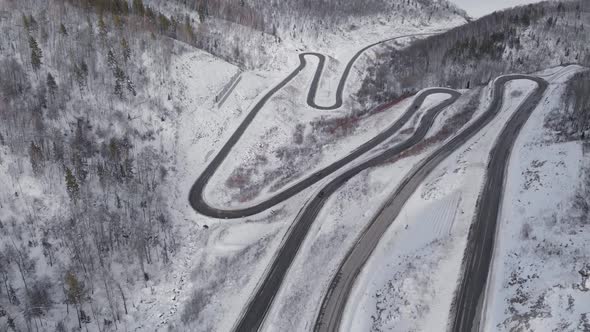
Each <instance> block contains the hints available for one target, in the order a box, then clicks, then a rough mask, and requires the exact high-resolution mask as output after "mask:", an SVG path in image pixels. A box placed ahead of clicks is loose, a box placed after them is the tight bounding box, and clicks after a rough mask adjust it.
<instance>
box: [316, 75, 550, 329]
mask: <svg viewBox="0 0 590 332" xmlns="http://www.w3.org/2000/svg"><path fill="white" fill-rule="evenodd" d="M518 79H528V80H533V81H535V82H537V84H538V88H537V89H536V90H535V91H534V92H533V93H532V94H531V95H530V96H529V97H528V98H527V99H525V101H523V102H522V103H521V105H520V106H519V107H518V109H517V110H516V112H515V116H513V117H512V118H511V119H510V122H509V127H510V128H513V127H514V126H516V125H517V124H520V126H522V123H521V122H519V121H522V119H521V118H522V117H524V120H525V121H526V118H528V114H530V112H531V111H530V109H531V108H533V109H534V107H535V106H536V105H537V104H538V102H539V100H540V99H541V97H542V96H543V93H544V91H545V89H546V85H547V83H546V81H545V80H543V79H541V78H537V77H533V76H528V75H506V76H502V77H500V78H498V79H497V80H496V81H495V83H494V96H493V99H492V102H491V104H490V106H489V107H488V109H487V111H486V112H485V113H484V114H483V115H482V116H480V117H479V118H477V119H476V120H475V121H473V123H472V124H471V125H469V126H468V127H467V128H465V129H464V130H463V131H461V132H460V133H459V134H458V135H457V136H455V137H454V138H452V139H451V140H450V141H448V142H447V143H445V144H444V145H443V146H442V147H440V148H439V149H437V150H436V151H435V152H433V153H432V154H431V155H429V156H428V157H427V158H426V159H425V160H424V161H422V162H421V163H419V164H418V165H417V166H415V167H414V168H413V169H412V171H410V173H409V174H408V175H407V176H406V177H405V178H404V179H403V180H402V182H401V184H400V185H399V186H398V189H396V191H395V192H394V193H393V195H391V196H390V198H389V199H388V200H387V201H386V202H385V203H384V204H383V206H382V208H381V209H380V210H379V212H378V213H377V214H376V216H375V217H374V218H373V220H372V221H371V222H370V223H369V225H368V226H367V227H366V228H365V230H364V231H363V233H362V234H361V235H360V236H359V238H358V240H357V241H356V243H355V245H354V247H353V248H351V249H350V250H349V252H348V254H347V255H346V257H345V259H344V260H343V262H342V263H341V265H340V267H339V268H338V271H337V273H336V274H335V276H334V278H333V279H332V282H331V283H330V287H329V289H328V291H327V293H326V295H325V296H324V299H323V301H322V305H321V308H320V312H319V313H318V316H317V319H316V324H315V327H314V330H315V331H337V330H338V329H339V327H340V322H341V320H342V314H343V312H344V309H345V306H346V302H347V300H348V297H349V295H350V292H351V291H352V288H353V286H354V281H355V280H356V278H357V276H358V274H359V273H360V272H361V270H362V268H363V266H364V265H365V263H366V262H367V260H368V259H369V257H370V255H371V253H372V252H373V251H374V250H375V248H376V247H377V244H378V243H379V240H380V239H381V237H382V236H383V234H384V233H385V232H386V230H387V228H388V227H389V226H390V225H391V224H392V223H393V222H394V221H395V219H396V218H397V216H398V215H399V213H400V212H401V209H402V208H403V206H404V205H405V203H406V202H407V201H408V199H409V198H410V197H411V195H412V194H413V193H414V192H415V191H416V189H417V188H418V186H419V185H420V184H421V183H422V182H423V181H424V180H425V179H426V177H427V176H428V175H429V174H430V173H431V172H432V171H433V170H434V169H435V168H436V167H437V166H438V165H439V164H440V162H442V161H443V160H444V159H445V158H446V157H448V156H449V155H450V154H451V153H453V152H454V151H455V150H456V149H457V148H459V147H460V146H461V145H463V144H464V143H465V142H466V141H467V140H468V139H470V138H471V137H473V136H474V135H475V134H476V133H478V132H479V131H480V130H481V129H482V128H483V127H485V126H486V125H487V124H488V123H490V121H491V120H492V119H494V118H495V116H496V115H497V114H498V113H499V112H500V110H501V109H502V104H503V92H504V88H505V85H506V84H507V83H508V82H510V81H513V80H518ZM518 128H520V127H518ZM504 134H511V135H509V136H508V137H509V138H510V137H511V138H514V137H513V135H514V134H515V132H514V130H512V131H510V132H507V133H504ZM506 139H508V138H506ZM504 141H505V139H502V140H501V141H500V142H498V143H497V144H496V147H497V146H498V144H500V143H502V142H504ZM502 151H504V150H502ZM502 156H504V157H505V156H506V154H502ZM504 162H505V160H504ZM494 189H497V187H496V188H494ZM498 197H499V194H498ZM493 204H494V203H493V202H492V203H488V202H486V201H484V200H482V201H481V202H480V204H479V211H481V209H482V205H486V206H488V208H489V209H487V210H486V211H488V212H486V213H493V211H495V213H496V214H497V206H496V209H495V210H494V209H493V207H494V205H493ZM480 218H481V217H480V215H479V214H478V221H477V222H476V225H481V224H482V222H479V219H480ZM491 219H493V217H490V218H487V219H486V222H490V223H491V222H492V221H491ZM493 224H494V225H495V220H493ZM489 234H490V232H484V235H486V236H490V235H489ZM486 240H487V241H486V244H483V243H477V241H476V240H474V243H475V246H476V247H477V248H478V249H480V251H481V252H482V253H481V254H480V255H478V256H477V258H482V259H485V258H486V257H485V253H484V251H483V250H485V248H489V246H490V243H488V242H489V241H491V246H493V234H492V238H491V239H486ZM488 256H489V253H488ZM487 258H488V259H489V257H487ZM475 262H479V260H477V259H476V260H475ZM487 266H489V262H488V263H487V265H485V266H484V265H478V266H477V268H476V269H475V270H476V272H469V273H475V274H477V275H478V277H479V280H478V281H477V282H475V283H474V282H473V281H472V278H471V274H469V275H468V278H467V280H468V281H469V282H467V283H466V285H469V287H468V289H466V292H464V293H461V294H462V295H461V296H459V298H460V299H463V300H460V306H459V308H460V313H459V314H458V315H459V317H461V322H462V321H463V317H464V316H465V317H472V316H473V315H474V314H473V312H472V311H470V310H469V308H468V306H469V305H470V304H472V303H473V298H476V299H477V298H478V296H477V294H478V291H479V292H480V290H479V288H482V287H485V276H484V277H483V278H482V277H481V276H480V274H481V273H483V271H485V272H486V273H487ZM486 276H487V274H486ZM482 279H483V280H482ZM482 281H483V285H482V284H481V283H482ZM478 286H481V287H478ZM466 287H467V286H466ZM463 312H465V313H466V315H463ZM466 320H467V321H468V320H469V318H466ZM465 326H466V325H465V324H460V325H459V326H458V328H454V331H462V332H464V331H468V330H466V329H464V327H465Z"/></svg>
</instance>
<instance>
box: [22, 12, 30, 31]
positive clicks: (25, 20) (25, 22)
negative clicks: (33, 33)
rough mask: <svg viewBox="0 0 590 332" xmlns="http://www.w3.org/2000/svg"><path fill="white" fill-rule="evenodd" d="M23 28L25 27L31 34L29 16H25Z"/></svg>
mask: <svg viewBox="0 0 590 332" xmlns="http://www.w3.org/2000/svg"><path fill="white" fill-rule="evenodd" d="M23 26H24V27H25V30H27V32H29V30H30V29H29V28H30V24H29V18H28V17H27V15H25V14H23Z"/></svg>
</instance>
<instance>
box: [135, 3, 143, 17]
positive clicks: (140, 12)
mask: <svg viewBox="0 0 590 332" xmlns="http://www.w3.org/2000/svg"><path fill="white" fill-rule="evenodd" d="M133 12H134V13H135V14H137V15H139V16H143V14H144V13H145V7H144V5H143V1H142V0H133Z"/></svg>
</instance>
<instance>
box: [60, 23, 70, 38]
mask: <svg viewBox="0 0 590 332" xmlns="http://www.w3.org/2000/svg"><path fill="white" fill-rule="evenodd" d="M59 33H60V34H61V35H62V36H64V37H65V36H67V35H68V30H67V29H66V26H65V25H64V24H63V23H61V24H60V25H59Z"/></svg>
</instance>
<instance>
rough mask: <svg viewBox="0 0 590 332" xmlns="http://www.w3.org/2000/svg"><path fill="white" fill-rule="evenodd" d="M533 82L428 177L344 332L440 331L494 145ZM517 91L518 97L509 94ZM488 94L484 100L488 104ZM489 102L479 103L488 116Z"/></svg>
mask: <svg viewBox="0 0 590 332" xmlns="http://www.w3.org/2000/svg"><path fill="white" fill-rule="evenodd" d="M533 87H534V83H530V82H529V81H515V82H511V83H509V84H508V85H507V90H506V92H505V96H504V97H505V98H506V100H507V101H508V102H506V103H505V104H504V107H503V110H502V112H501V113H500V114H499V115H498V116H497V117H496V118H495V119H494V120H493V121H492V122H491V123H490V124H489V125H488V126H486V128H484V129H483V130H482V131H481V132H480V133H478V134H477V135H476V136H474V137H473V138H472V139H471V140H469V141H468V142H466V144H465V145H464V146H463V147H462V148H461V149H459V150H457V151H456V152H455V153H453V154H452V155H451V156H449V157H448V158H447V159H446V160H445V161H443V162H442V163H441V165H439V167H438V168H437V169H436V170H435V171H434V172H433V173H432V174H431V175H429V176H428V177H427V179H426V180H425V181H424V183H423V184H422V185H421V186H420V187H419V188H418V189H417V191H416V192H415V193H414V195H412V197H411V198H410V199H409V201H408V203H407V204H406V205H405V206H404V208H403V209H402V211H401V213H400V217H399V218H398V220H396V222H395V223H394V224H393V225H392V227H391V228H390V229H389V230H388V231H387V233H386V234H385V235H384V237H383V239H382V241H381V242H380V244H379V246H378V247H377V249H376V250H375V253H374V254H373V256H372V257H371V258H370V260H369V261H368V262H367V265H366V266H365V268H364V269H363V271H362V272H361V274H360V275H359V279H358V282H357V283H356V285H355V288H354V289H353V293H352V296H351V299H355V300H354V301H351V302H349V304H348V305H347V309H346V314H345V321H344V322H343V326H344V327H343V328H344V329H345V330H370V329H373V330H377V331H379V330H391V329H401V330H421V331H429V330H433V329H434V330H436V329H437V327H440V326H444V325H445V324H446V321H447V317H448V308H449V307H450V302H451V300H452V296H453V292H454V289H455V283H453V282H449V280H457V277H458V275H459V274H458V273H459V268H460V264H461V258H462V256H463V250H464V245H465V241H466V236H467V231H468V229H469V225H470V223H471V220H472V218H473V213H474V207H475V202H476V200H477V196H478V193H479V191H480V187H481V184H482V182H483V175H484V174H485V168H486V161H487V158H488V153H489V150H490V149H491V147H492V145H493V142H494V140H495V138H496V136H497V134H498V133H499V131H500V130H501V129H502V127H503V125H504V123H505V122H506V120H507V119H508V118H509V117H510V115H511V114H512V112H513V111H514V110H515V109H516V107H517V106H518V105H519V103H520V102H521V101H522V100H523V99H524V98H526V96H527V95H528V93H529V92H530V91H532V88H533ZM514 91H520V93H518V94H514V95H515V96H514V97H512V94H513V93H514ZM486 95H487V93H486V92H484V96H483V97H482V98H483V99H484V100H485V99H486ZM486 107H487V103H485V102H482V103H481V104H480V110H485V108H486Z"/></svg>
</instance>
